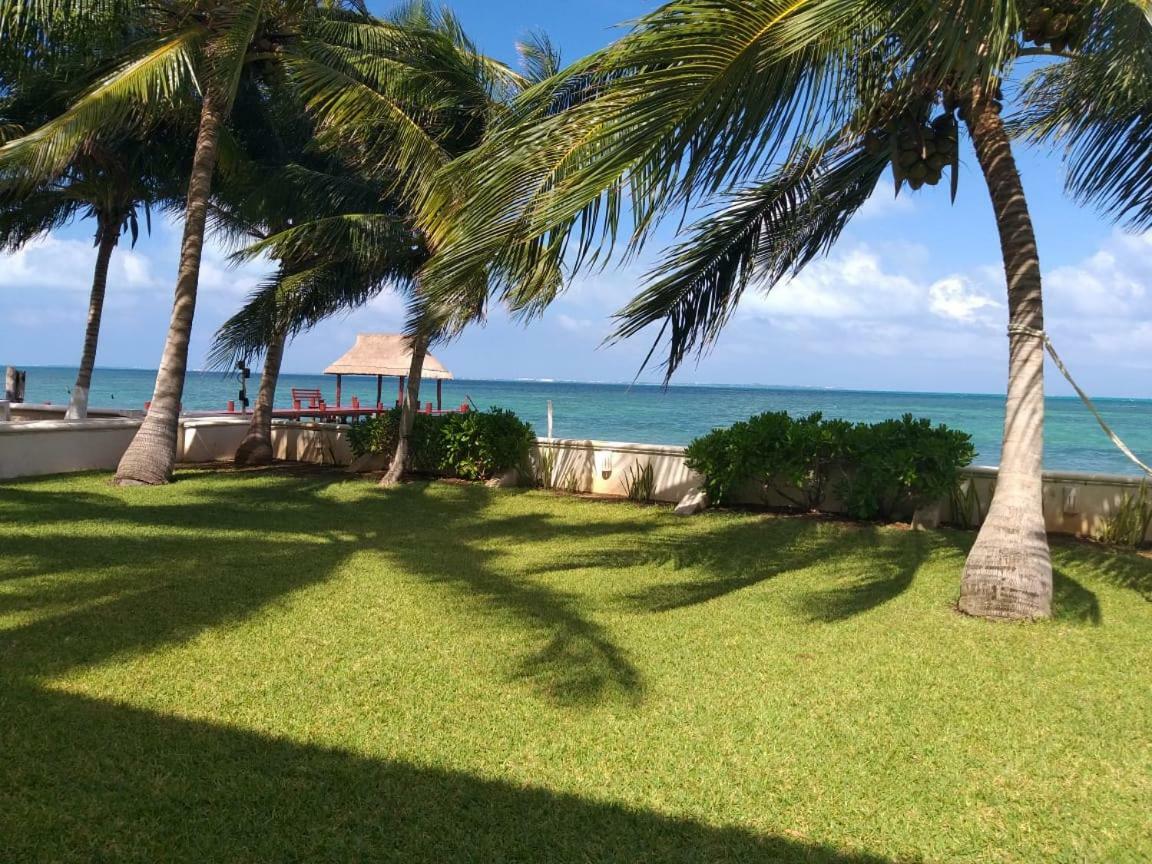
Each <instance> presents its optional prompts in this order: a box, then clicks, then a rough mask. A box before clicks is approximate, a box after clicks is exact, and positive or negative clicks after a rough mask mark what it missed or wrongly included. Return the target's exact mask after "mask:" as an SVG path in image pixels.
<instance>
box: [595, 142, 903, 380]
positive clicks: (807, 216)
mask: <svg viewBox="0 0 1152 864" xmlns="http://www.w3.org/2000/svg"><path fill="white" fill-rule="evenodd" d="M886 164H887V161H886V159H885V158H884V157H881V156H873V155H869V154H868V153H867V152H866V151H865V150H864V149H863V148H859V149H851V150H847V151H845V150H843V149H837V148H835V147H830V148H828V150H826V151H825V152H823V153H817V154H813V157H811V158H805V159H801V160H798V161H796V162H794V163H792V164H790V165H786V166H785V167H783V168H781V169H780V170H778V171H776V172H775V173H774V174H773V175H772V176H770V177H769V178H768V179H767V180H765V181H764V182H762V183H759V184H757V185H756V186H753V187H751V188H749V189H746V190H744V191H742V192H740V193H739V194H737V195H735V196H733V197H732V198H731V199H730V200H729V202H728V204H727V206H726V207H724V209H722V210H721V211H720V212H718V213H716V214H715V215H713V216H711V217H709V218H707V219H705V220H703V221H701V222H699V223H697V224H696V225H694V226H693V227H692V228H691V229H690V230H689V231H688V239H686V240H685V241H683V242H682V243H681V244H679V245H678V246H677V247H675V249H674V250H673V251H672V253H671V255H670V256H669V258H668V260H667V261H666V262H665V263H664V264H662V265H661V266H660V267H659V268H657V270H656V271H654V272H653V273H652V274H650V277H649V278H651V279H654V280H655V281H654V282H653V284H652V285H651V286H649V287H648V288H647V289H646V290H644V291H643V292H642V293H641V294H640V295H638V296H637V297H636V298H635V299H634V300H633V301H632V302H631V303H630V304H629V305H628V306H627V307H625V308H624V309H623V310H621V311H620V312H619V313H618V314H617V320H618V326H617V329H616V331H615V333H614V337H613V338H615V339H623V338H627V337H630V336H634V335H636V334H638V333H640V332H641V331H642V330H645V329H646V328H647V327H649V326H650V325H653V324H661V328H660V332H659V335H658V336H657V337H656V340H655V342H654V344H653V346H652V349H651V350H650V351H649V353H648V357H647V358H646V359H645V365H647V363H648V362H649V361H650V360H651V358H652V357H653V355H654V353H655V352H656V350H657V349H658V348H659V347H660V345H661V344H662V343H663V341H664V339H665V337H667V352H668V355H667V359H666V360H665V361H664V364H663V365H664V369H665V374H666V376H667V377H670V376H671V375H672V373H673V372H675V370H676V369H677V368H678V367H679V366H680V364H681V363H682V362H683V361H684V359H685V357H687V356H688V355H689V354H690V353H692V352H693V351H703V350H706V349H707V347H708V346H709V345H711V344H712V343H713V342H715V340H716V338H717V337H718V336H719V335H720V332H721V330H722V329H723V328H724V326H725V325H726V324H727V323H728V321H729V319H730V318H731V316H732V314H733V312H735V310H736V307H737V305H738V303H739V301H740V298H741V297H742V296H743V294H744V291H745V290H746V289H747V288H748V287H749V286H750V285H755V284H762V285H765V286H767V288H768V289H771V287H772V286H773V285H775V284H776V283H777V282H779V281H780V280H782V279H786V278H788V277H790V276H793V275H795V274H797V273H799V272H800V271H801V270H802V269H803V268H804V267H805V266H806V265H807V264H808V263H809V262H811V261H812V260H813V259H814V258H815V257H817V256H819V255H822V254H824V253H825V252H827V250H828V249H829V248H830V247H831V246H832V244H833V243H835V241H836V240H837V239H838V238H839V236H840V234H841V232H842V231H843V230H844V227H845V226H846V225H847V224H848V221H849V220H850V219H851V217H852V216H853V215H854V214H855V213H856V211H857V210H858V209H859V208H860V207H861V206H862V205H863V204H864V202H865V201H867V200H868V198H869V196H871V195H872V194H873V192H874V191H875V189H876V185H877V183H878V182H879V180H880V177H881V175H882V174H883V172H884V170H885V167H886Z"/></svg>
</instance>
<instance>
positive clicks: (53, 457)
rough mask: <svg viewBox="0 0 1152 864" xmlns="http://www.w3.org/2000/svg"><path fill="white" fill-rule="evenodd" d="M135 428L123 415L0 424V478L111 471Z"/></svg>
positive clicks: (138, 423)
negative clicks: (108, 418)
mask: <svg viewBox="0 0 1152 864" xmlns="http://www.w3.org/2000/svg"><path fill="white" fill-rule="evenodd" d="M138 428H140V421H139V420H131V419H129V418H126V417H124V418H120V419H117V420H41V421H31V422H19V423H18V422H12V423H0V478H2V479H9V478H12V477H34V476H38V475H41V474H62V473H65V472H68V471H101V470H103V471H111V470H112V469H113V468H115V467H116V465H117V464H118V463H119V462H120V457H121V456H122V455H123V454H124V451H125V450H126V449H127V448H128V443H129V442H130V441H131V440H132V436H133V435H135V434H136V430H137V429H138Z"/></svg>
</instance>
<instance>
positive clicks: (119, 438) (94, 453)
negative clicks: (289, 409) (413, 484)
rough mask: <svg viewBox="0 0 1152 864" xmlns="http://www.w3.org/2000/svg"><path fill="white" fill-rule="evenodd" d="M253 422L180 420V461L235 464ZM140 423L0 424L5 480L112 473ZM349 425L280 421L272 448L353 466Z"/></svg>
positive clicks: (299, 458)
mask: <svg viewBox="0 0 1152 864" xmlns="http://www.w3.org/2000/svg"><path fill="white" fill-rule="evenodd" d="M250 419H251V418H250V417H243V416H238V417H206V418H188V419H184V420H181V421H180V437H179V439H178V442H177V455H176V458H177V461H179V462H185V463H210V462H230V461H231V460H232V455H233V454H234V453H235V452H236V448H237V447H238V446H239V444H240V442H241V440H243V438H244V434H245V432H247V430H248V424H249V422H250ZM140 423H141V420H139V419H137V418H131V417H119V418H115V419H89V420H31V421H26V422H19V423H0V479H13V478H16V477H37V476H43V475H46V474H65V473H68V472H71V471H112V470H114V469H115V468H116V466H117V465H118V464H119V463H120V457H121V456H123V455H124V451H125V450H126V449H128V445H129V443H131V441H132V436H134V435H135V434H136V430H137V429H139V428H140ZM347 429H348V427H347V426H340V425H335V424H325V423H300V422H281V421H276V422H274V423H273V424H272V445H273V449H274V450H275V453H276V458H277V459H283V460H286V461H291V462H314V463H316V464H318V465H347V464H349V463H350V462H351V461H352V451H351V450H350V449H349V448H348V442H347V435H346V432H347Z"/></svg>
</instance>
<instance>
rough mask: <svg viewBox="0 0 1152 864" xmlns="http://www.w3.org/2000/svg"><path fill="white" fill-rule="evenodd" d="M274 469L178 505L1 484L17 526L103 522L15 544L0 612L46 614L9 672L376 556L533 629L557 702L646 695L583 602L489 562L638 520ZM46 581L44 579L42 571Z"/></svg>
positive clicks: (27, 630) (122, 642) (540, 665)
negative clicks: (343, 496) (98, 529)
mask: <svg viewBox="0 0 1152 864" xmlns="http://www.w3.org/2000/svg"><path fill="white" fill-rule="evenodd" d="M268 473H270V474H272V476H273V482H271V483H267V484H264V485H256V484H251V483H246V482H245V480H243V479H241V480H240V481H239V482H237V478H236V476H235V475H232V474H229V473H222V474H213V475H204V476H203V477H202V478H201V479H202V481H203V484H205V485H201V486H198V487H196V488H194V489H191V490H189V489H188V488H187V487H185V488H184V491H183V492H182V494H181V495H180V496H178V497H176V498H173V497H172V496H171V495H170V494H169V492H168V491H167V490H154V489H143V490H140V491H139V493H138V494H135V495H133V497H132V499H131V500H130V501H125V500H124V499H123V497H122V496H118V495H116V494H111V493H110V494H108V495H104V494H100V493H87V492H82V493H80V494H70V493H69V492H68V491H66V490H65V491H60V490H54V489H40V488H37V487H36V485H35V484H12V485H7V484H6V485H5V486H3V487H2V488H0V507H2V508H5V509H8V508H11V512H15V513H19V514H20V519H21V520H22V521H23V522H24V524H27V525H31V526H36V525H51V524H53V523H58V524H62V525H63V524H67V523H68V522H70V521H72V520H94V519H95V520H99V521H100V522H101V523H102V524H103V525H107V526H108V528H109V532H108V534H107V536H95V537H94V536H85V537H84V538H83V539H82V540H79V539H78V540H76V541H75V542H69V543H57V542H51V541H50V540H49V539H47V538H45V536H44V535H43V534H42V533H36V532H27V533H22V532H20V531H17V532H14V533H13V535H12V536H10V537H9V538H7V539H6V542H5V554H6V557H7V559H8V566H7V567H6V568H5V569H6V570H7V573H6V575H5V578H6V580H8V584H9V588H8V590H6V591H5V592H4V593H3V594H2V595H0V615H4V614H6V613H29V612H31V613H41V617H38V618H37V620H35V621H33V623H30V624H26V625H24V626H21V627H17V628H15V629H9V630H8V631H7V632H3V631H0V640H3V641H4V642H5V643H6V644H7V651H6V653H5V655H4V656H3V658H0V676H2V675H3V674H4V673H5V672H8V673H13V672H15V671H16V670H19V674H20V675H21V676H22V677H37V676H50V675H54V674H60V673H63V672H65V671H67V670H68V669H70V668H73V667H75V666H79V665H91V664H95V663H98V662H101V661H102V660H105V659H107V658H108V657H110V656H113V655H126V654H131V653H143V652H146V651H148V650H150V649H151V648H154V647H156V646H158V645H161V644H165V643H171V642H181V641H185V640H188V639H191V638H194V637H195V636H196V635H197V634H198V633H199V632H200V631H201V630H203V629H206V628H209V627H213V626H218V625H221V624H226V623H228V622H231V621H237V620H241V619H243V618H244V617H247V616H248V615H251V614H253V613H255V612H257V611H259V610H260V609H261V608H263V607H265V606H266V605H268V604H270V603H275V602H277V601H278V599H279V598H281V597H282V596H285V595H287V594H290V593H292V592H294V591H296V590H299V589H302V588H304V587H306V586H308V585H310V584H314V583H316V582H320V581H323V580H325V579H327V578H329V577H330V576H331V574H332V573H334V572H335V571H336V570H337V569H338V568H340V567H341V566H342V565H344V564H346V562H347V561H348V560H349V558H350V556H352V555H354V554H363V553H365V552H367V553H374V554H379V555H381V556H384V557H385V558H388V559H391V560H392V561H393V562H394V563H395V564H396V565H397V566H398V567H400V568H402V569H403V570H404V571H405V572H406V573H407V574H409V575H410V576H414V577H416V578H419V579H422V580H424V581H427V582H432V583H442V584H444V585H445V586H448V587H450V588H451V589H453V590H456V591H459V592H462V593H465V594H467V595H468V596H469V597H470V598H471V599H472V600H474V601H475V602H476V603H478V604H479V605H480V606H481V607H482V608H485V609H486V610H487V611H488V612H489V613H490V614H496V615H498V616H500V617H501V618H502V619H504V620H507V621H509V622H511V623H512V624H513V625H514V626H516V627H520V628H527V629H528V630H529V631H531V632H533V633H536V634H538V635H539V639H540V642H541V647H540V648H539V649H538V650H536V651H534V652H532V653H531V654H530V655H529V656H527V657H525V658H523V659H521V660H520V661H518V662H516V663H515V666H514V669H515V671H514V672H512V676H513V677H515V678H520V679H523V680H526V681H529V682H530V683H531V684H532V685H533V686H534V687H535V688H537V689H538V690H539V691H540V692H542V693H543V694H545V695H546V696H547V697H548V698H550V699H551V700H553V701H556V702H558V703H565V704H574V705H575V704H584V703H590V702H595V701H602V700H606V699H615V698H626V699H629V700H633V701H634V700H636V699H638V698H639V696H640V693H641V692H642V689H643V685H642V681H641V676H640V673H639V671H638V670H637V669H636V667H635V666H634V665H633V664H632V663H631V662H630V660H629V659H628V658H627V656H626V655H625V653H624V652H623V651H622V650H621V649H620V648H619V647H618V646H617V645H616V644H615V643H614V642H613V641H612V639H611V637H610V634H609V633H608V631H607V630H606V629H605V628H603V627H602V626H600V625H598V624H597V623H595V622H594V621H592V620H591V619H589V618H588V617H587V615H586V614H585V613H584V611H583V610H582V609H581V607H580V603H579V601H578V598H577V597H576V596H575V595H573V594H568V593H565V592H562V591H558V590H556V589H554V588H551V587H549V586H547V585H543V584H540V583H538V582H534V581H532V580H528V579H519V578H515V577H514V576H511V575H508V574H507V573H506V572H505V571H504V570H502V569H501V568H497V567H495V566H494V564H495V561H496V558H497V557H498V556H499V555H500V554H515V550H516V548H517V546H518V545H520V544H525V543H532V542H535V541H547V540H557V539H561V540H562V539H564V538H571V539H573V540H590V539H595V538H597V537H601V536H606V535H610V534H619V533H625V532H627V533H630V534H633V535H634V534H635V533H637V532H638V531H639V530H641V529H639V528H638V527H637V526H636V525H635V523H633V522H632V521H631V520H626V519H625V520H623V521H619V522H611V523H604V522H591V523H588V524H580V523H577V522H570V521H567V520H560V519H552V518H549V517H548V515H547V514H546V513H531V512H530V513H527V514H522V515H515V516H497V515H495V514H493V513H492V512H491V508H490V504H491V503H492V498H493V496H494V495H495V494H500V493H494V492H493V491H492V490H489V489H486V488H484V487H476V486H469V487H458V488H456V489H449V490H447V492H446V494H440V495H436V496H427V495H425V494H424V493H425V490H426V489H427V484H411V485H410V486H407V487H405V488H403V489H399V490H395V491H394V492H392V493H389V494H383V493H378V492H376V490H374V489H372V488H371V487H370V486H367V485H366V484H364V482H363V481H362V480H349V479H348V478H347V477H346V476H345V475H334V474H332V473H325V474H318V473H316V472H309V474H308V476H305V477H302V478H301V477H295V476H292V475H283V476H284V477H285V483H280V482H276V479H275V478H276V475H277V474H282V472H268ZM334 483H336V484H339V483H353V484H357V488H356V489H354V490H353V491H354V493H355V495H354V498H353V500H340V499H339V498H338V497H337V498H333V497H331V496H329V495H327V494H325V493H326V491H327V490H329V487H332V486H333V485H334ZM441 491H444V490H441ZM2 515H3V514H2V513H0V516H2ZM113 529H118V530H115V531H114V530H113ZM171 529H179V530H171ZM241 530H242V531H245V532H248V533H247V535H242V534H238V533H237V532H238V531H241ZM252 532H255V533H256V535H257V537H258V538H259V539H256V540H254V539H252ZM498 550H504V551H503V552H500V551H498ZM93 573H98V574H99V575H98V577H95V578H94V577H93V575H92V574H93ZM44 575H48V576H49V577H50V579H47V580H46V579H43V578H37V577H38V576H44ZM20 580H26V582H25V584H23V585H21V584H19V583H20ZM13 583H16V587H12V584H13ZM75 607H80V608H75ZM53 613H55V614H53Z"/></svg>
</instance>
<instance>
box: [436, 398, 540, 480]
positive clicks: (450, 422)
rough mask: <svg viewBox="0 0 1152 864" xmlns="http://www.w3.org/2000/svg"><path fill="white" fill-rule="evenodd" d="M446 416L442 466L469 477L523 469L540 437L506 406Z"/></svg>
mask: <svg viewBox="0 0 1152 864" xmlns="http://www.w3.org/2000/svg"><path fill="white" fill-rule="evenodd" d="M442 419H443V420H444V424H443V428H442V429H441V430H440V432H439V436H438V442H437V443H438V444H439V445H440V446H441V447H443V452H442V454H440V469H441V471H444V472H446V473H448V474H449V476H452V477H462V478H463V479H465V480H486V479H488V478H489V477H495V476H496V475H498V474H503V473H505V472H507V471H510V470H512V469H513V468H519V467H520V466H522V465H524V464H525V463H526V462H527V460H528V452H529V451H530V450H531V449H532V443H533V442H534V441H535V440H536V436H535V434H534V433H533V432H532V427H531V426H529V425H528V424H527V423H525V422H524V421H523V420H521V419H520V418H519V417H517V416H516V415H515V414H514V413H512V412H511V411H506V410H504V409H503V408H492V409H490V410H488V411H469V412H468V413H467V414H445V415H443V417H442Z"/></svg>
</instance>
